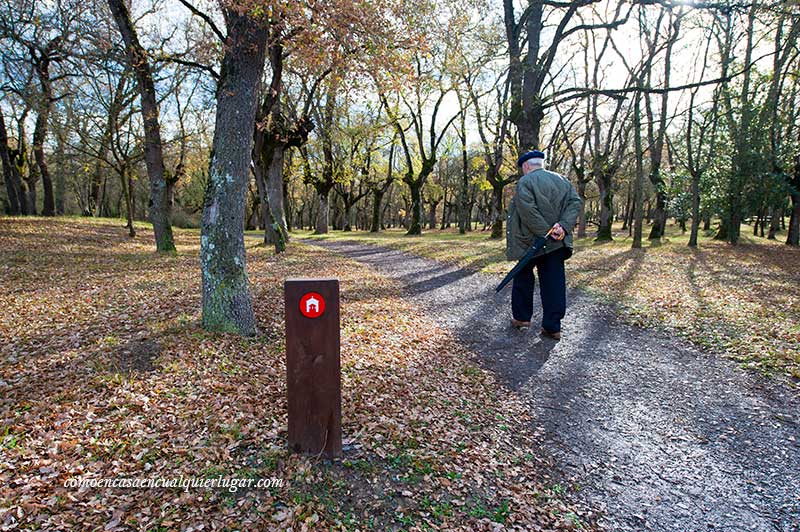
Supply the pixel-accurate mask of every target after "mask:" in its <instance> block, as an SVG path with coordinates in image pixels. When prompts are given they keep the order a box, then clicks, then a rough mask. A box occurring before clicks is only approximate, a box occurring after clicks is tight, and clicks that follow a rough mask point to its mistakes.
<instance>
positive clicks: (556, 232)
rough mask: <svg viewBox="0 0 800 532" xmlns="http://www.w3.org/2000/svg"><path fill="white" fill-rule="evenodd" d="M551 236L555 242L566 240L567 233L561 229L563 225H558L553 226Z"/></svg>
mask: <svg viewBox="0 0 800 532" xmlns="http://www.w3.org/2000/svg"><path fill="white" fill-rule="evenodd" d="M550 236H551V237H552V238H553V240H564V237H566V236H567V232H566V231H565V230H564V228H563V227H561V224H558V223H556V224H555V225H554V226H553V232H552V233H550Z"/></svg>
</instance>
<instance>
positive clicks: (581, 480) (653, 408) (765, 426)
mask: <svg viewBox="0 0 800 532" xmlns="http://www.w3.org/2000/svg"><path fill="white" fill-rule="evenodd" d="M314 243H315V244H318V245H322V246H324V247H326V248H328V249H331V250H334V251H337V252H339V253H343V254H345V255H347V256H349V257H351V258H353V259H355V260H358V261H360V262H363V263H366V264H369V265H371V266H373V267H374V268H376V269H377V270H379V271H380V272H381V273H383V274H385V275H387V276H389V277H392V278H395V279H399V280H400V281H402V282H403V283H404V284H405V286H406V290H407V294H408V296H410V297H412V298H413V299H414V300H415V302H417V303H419V304H421V306H422V307H423V308H425V309H427V311H428V313H429V314H430V318H431V319H432V320H436V321H437V322H439V323H444V324H445V325H447V326H448V327H450V328H452V330H454V331H455V332H456V333H457V335H458V338H459V339H460V341H462V342H464V343H465V344H466V345H468V346H469V347H470V348H471V349H472V350H473V351H474V352H476V353H478V354H479V356H480V360H481V363H482V364H483V365H484V367H486V368H488V369H489V370H491V371H492V372H493V373H495V375H496V376H497V377H498V379H499V380H500V381H501V382H503V383H505V385H506V386H508V388H509V389H510V390H511V391H513V393H518V394H520V395H521V396H523V397H524V399H525V400H526V402H527V403H528V404H529V405H530V409H531V413H532V415H533V417H534V419H535V420H536V421H535V424H536V426H535V427H534V428H535V430H536V432H537V433H538V434H539V435H540V438H541V445H542V448H543V449H545V450H546V452H547V453H548V454H549V455H551V456H552V457H554V458H555V459H556V461H557V463H559V465H560V468H561V472H560V473H561V474H562V475H563V477H562V478H563V479H564V482H565V483H568V484H569V485H570V487H571V488H573V489H574V488H577V489H578V491H577V493H578V496H579V497H583V498H585V501H586V503H588V504H589V505H591V506H592V507H594V508H597V509H599V510H601V511H602V512H604V514H605V517H604V519H603V521H602V522H601V524H602V525H604V526H605V527H607V528H608V529H609V530H623V531H633V530H637V531H638V530H659V531H662V530H663V531H686V532H688V531H700V530H737V531H745V530H746V531H762V530H763V531H776V530H777V531H797V530H800V426H799V424H800V409H798V407H800V404H798V401H797V400H795V399H794V398H792V397H791V394H790V393H789V392H788V391H787V390H785V389H784V388H783V387H782V386H781V385H779V384H778V383H774V382H767V381H764V380H763V379H761V378H760V377H758V376H755V375H751V374H747V373H744V372H742V371H740V370H738V369H737V368H736V367H735V366H734V365H733V364H732V363H731V362H730V361H727V360H724V359H721V358H719V357H715V356H713V355H709V354H705V353H702V352H699V351H698V350H696V349H695V348H694V347H692V346H691V345H690V344H687V343H686V342H685V341H683V340H680V339H674V338H671V337H669V336H667V335H665V334H663V333H660V332H656V331H652V330H647V329H640V328H637V327H633V326H630V325H627V324H624V323H621V322H619V321H618V320H616V319H615V317H614V313H613V310H612V309H611V308H609V307H608V306H605V305H602V304H599V303H597V302H595V301H593V300H592V299H591V298H589V297H588V296H584V295H581V294H578V293H574V292H573V293H571V294H570V295H569V308H568V311H567V319H566V320H565V322H564V338H563V339H562V341H561V342H554V341H552V340H546V339H542V338H541V337H540V336H539V335H538V334H537V333H538V328H536V329H531V330H530V331H525V332H520V331H517V330H514V329H511V328H510V327H509V326H508V319H509V317H510V303H509V299H510V290H509V289H506V290H505V291H504V293H503V294H502V295H501V296H497V297H494V296H493V293H494V286H496V284H497V282H499V278H498V277H494V276H490V275H485V274H480V273H472V272H468V271H465V270H461V269H459V268H457V267H455V266H451V265H445V264H442V263H438V262H436V261H432V260H429V259H424V258H420V257H417V256H414V255H410V254H407V253H404V252H400V251H396V250H391V249H386V248H379V247H375V246H367V245H363V244H358V243H353V242H342V241H335V242H334V241H316V242H314ZM567 275H569V273H568V274H567ZM536 298H537V301H538V294H537V295H536ZM536 307H537V308H538V307H539V305H538V304H537V305H536ZM538 319H540V316H534V320H538Z"/></svg>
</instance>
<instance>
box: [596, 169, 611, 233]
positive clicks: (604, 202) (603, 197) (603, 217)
mask: <svg viewBox="0 0 800 532" xmlns="http://www.w3.org/2000/svg"><path fill="white" fill-rule="evenodd" d="M597 188H598V190H599V191H600V225H599V227H598V228H597V237H596V238H595V241H597V242H610V241H611V240H613V238H612V237H611V224H612V223H613V220H614V218H613V211H612V209H613V207H614V191H613V190H612V188H611V174H610V173H608V172H602V171H601V172H598V174H597Z"/></svg>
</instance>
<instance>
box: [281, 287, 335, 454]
mask: <svg viewBox="0 0 800 532" xmlns="http://www.w3.org/2000/svg"><path fill="white" fill-rule="evenodd" d="M283 291H284V303H285V306H286V394H287V403H288V410H289V449H290V450H291V451H293V452H300V453H310V454H315V455H316V454H324V455H325V456H327V457H329V458H330V457H334V456H341V454H342V390H341V368H340V365H339V355H340V351H339V281H338V280H337V279H287V280H286V281H285V282H284V285H283Z"/></svg>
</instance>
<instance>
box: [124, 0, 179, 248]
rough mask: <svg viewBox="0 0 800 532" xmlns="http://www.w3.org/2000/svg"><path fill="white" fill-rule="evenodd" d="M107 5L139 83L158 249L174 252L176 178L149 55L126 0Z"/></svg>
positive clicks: (151, 215) (151, 206) (150, 206)
mask: <svg viewBox="0 0 800 532" xmlns="http://www.w3.org/2000/svg"><path fill="white" fill-rule="evenodd" d="M108 7H109V9H110V10H111V13H112V14H113V16H114V20H115V21H116V23H117V26H118V27H119V31H120V34H122V39H123V40H124V41H125V50H126V52H127V56H128V64H129V65H130V67H131V69H132V70H133V72H134V74H135V76H136V80H137V83H138V84H139V97H140V101H141V106H142V119H143V122H144V138H145V141H144V142H145V145H144V152H145V162H146V164H147V174H148V176H149V178H150V205H149V208H150V221H152V222H153V232H154V233H155V239H156V249H157V250H158V251H159V252H162V253H171V252H174V251H175V242H174V240H173V237H172V222H171V211H172V203H171V198H172V188H173V187H174V185H175V182H174V180H173V179H168V178H167V176H166V175H165V173H164V152H163V148H162V143H161V126H160V125H159V109H158V102H157V100H156V88H155V82H154V81H153V74H152V69H151V66H150V61H149V59H148V54H147V51H146V50H145V48H144V47H143V46H142V44H141V42H140V41H139V36H138V35H137V33H136V28H135V27H134V25H133V22H132V21H131V16H130V13H129V12H128V8H127V6H126V5H125V2H124V1H123V0H108Z"/></svg>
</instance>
